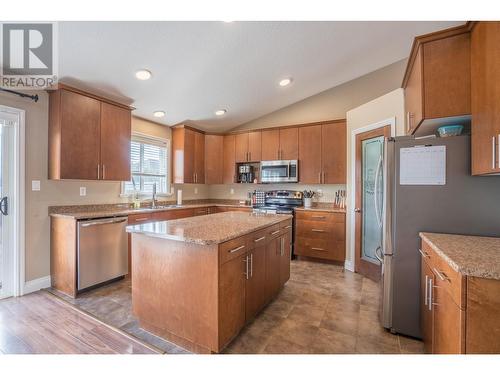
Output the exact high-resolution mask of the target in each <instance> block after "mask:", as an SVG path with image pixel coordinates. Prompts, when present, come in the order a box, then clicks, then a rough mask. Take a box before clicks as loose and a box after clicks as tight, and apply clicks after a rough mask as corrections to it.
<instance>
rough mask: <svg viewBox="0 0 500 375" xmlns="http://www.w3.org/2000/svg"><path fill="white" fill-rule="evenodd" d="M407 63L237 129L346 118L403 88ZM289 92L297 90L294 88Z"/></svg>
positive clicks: (387, 67)
mask: <svg viewBox="0 0 500 375" xmlns="http://www.w3.org/2000/svg"><path fill="white" fill-rule="evenodd" d="M406 61H407V60H406V59H405V60H401V61H398V62H395V63H394V64H391V65H388V66H386V67H384V68H381V69H379V70H376V71H374V72H371V73H369V74H366V75H364V76H362V77H359V78H357V79H354V80H352V81H349V82H346V83H344V84H342V85H340V86H336V87H334V88H331V89H329V90H326V91H323V92H322V93H319V94H317V95H314V96H311V97H309V98H307V99H304V100H302V101H300V102H297V103H294V104H292V105H290V106H288V107H285V108H282V109H279V110H277V111H275V112H273V113H270V114H268V115H265V116H263V117H260V118H258V119H256V120H253V121H250V122H248V123H246V124H243V125H241V126H239V127H237V128H236V129H238V130H242V129H257V128H265V127H272V126H280V125H291V124H302V123H307V122H315V121H324V120H334V119H340V118H345V116H346V112H347V111H348V110H350V109H352V108H355V107H357V106H359V105H361V104H363V103H366V102H368V101H370V100H372V99H375V98H378V97H379V96H381V95H384V94H386V93H388V92H390V91H392V90H395V89H397V88H398V87H401V82H402V80H403V74H404V70H405V68H406ZM332 74H334V72H332ZM289 89H290V90H293V87H290V88H289Z"/></svg>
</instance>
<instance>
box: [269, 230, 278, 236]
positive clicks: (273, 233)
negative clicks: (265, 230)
mask: <svg viewBox="0 0 500 375" xmlns="http://www.w3.org/2000/svg"><path fill="white" fill-rule="evenodd" d="M279 232H280V230H279V229H278V230H275V231H274V232H272V233H271V236H274V235H275V234H278V233H279Z"/></svg>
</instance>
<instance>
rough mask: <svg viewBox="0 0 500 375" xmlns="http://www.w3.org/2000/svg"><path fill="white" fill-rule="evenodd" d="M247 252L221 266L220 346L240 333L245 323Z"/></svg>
mask: <svg viewBox="0 0 500 375" xmlns="http://www.w3.org/2000/svg"><path fill="white" fill-rule="evenodd" d="M245 260H246V254H243V255H241V256H239V257H236V258H234V259H232V260H230V261H228V262H226V263H224V264H223V265H221V266H220V270H219V272H220V276H219V347H223V346H224V345H225V344H226V343H227V342H229V340H231V339H232V338H233V337H234V336H236V335H237V334H238V332H239V331H240V329H241V328H242V327H243V325H244V324H245V281H246V280H245Z"/></svg>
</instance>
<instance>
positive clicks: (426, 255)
mask: <svg viewBox="0 0 500 375" xmlns="http://www.w3.org/2000/svg"><path fill="white" fill-rule="evenodd" d="M418 252H419V253H420V254H421V255H422V258H429V254H427V253H424V252H423V251H422V250H421V249H418Z"/></svg>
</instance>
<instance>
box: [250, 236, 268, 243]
mask: <svg viewBox="0 0 500 375" xmlns="http://www.w3.org/2000/svg"><path fill="white" fill-rule="evenodd" d="M265 239H266V236H262V237H261V238H257V239H256V240H253V242H260V241H262V240H265Z"/></svg>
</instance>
